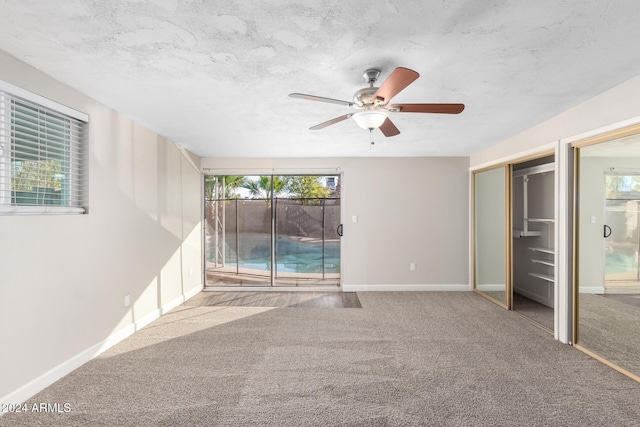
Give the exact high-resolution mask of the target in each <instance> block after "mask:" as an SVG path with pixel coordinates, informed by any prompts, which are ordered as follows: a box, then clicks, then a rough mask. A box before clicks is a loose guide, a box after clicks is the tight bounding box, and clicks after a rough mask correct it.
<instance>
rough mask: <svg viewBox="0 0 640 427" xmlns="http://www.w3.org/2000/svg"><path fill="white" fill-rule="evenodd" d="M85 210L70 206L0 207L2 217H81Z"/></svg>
mask: <svg viewBox="0 0 640 427" xmlns="http://www.w3.org/2000/svg"><path fill="white" fill-rule="evenodd" d="M84 212H85V210H84V208H74V207H70V206H0V215H79V214H83V213H84Z"/></svg>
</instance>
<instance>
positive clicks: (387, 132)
mask: <svg viewBox="0 0 640 427" xmlns="http://www.w3.org/2000/svg"><path fill="white" fill-rule="evenodd" d="M379 76H380V70H378V69H375V68H372V69H369V70H366V71H365V72H364V74H363V77H364V79H365V80H366V81H367V83H368V84H369V87H365V88H362V89H360V90H358V91H356V93H355V94H354V95H353V102H350V101H342V100H339V99H333V98H324V97H321V96H314V95H306V94H304V93H291V94H289V96H290V97H292V98H299V99H308V100H311V101H320V102H329V103H332V104H338V105H344V106H346V107H353V108H355V109H356V110H358V111H356V112H353V113H348V114H345V115H343V116H340V117H336V118H335V119H331V120H328V121H326V122H323V123H320V124H319V125H315V126H312V127H310V128H309V129H310V130H318V129H323V128H326V127H327V126H331V125H333V124H336V123H339V122H341V121H343V120H347V119H348V118H351V117H353V119H354V120H355V122H356V123H357V124H358V126H360V127H361V128H363V129H369V131H370V132H372V131H373V130H374V129H377V128H380V130H381V131H382V133H383V134H384V136H387V137H389V136H395V135H398V134H399V133H400V131H399V130H398V128H397V127H396V126H395V125H394V124H393V122H392V121H391V119H389V114H390V113H438V114H459V113H461V112H462V110H464V104H389V101H390V100H391V98H393V97H394V96H396V95H397V94H398V93H400V92H401V91H402V90H403V89H404V88H406V87H407V86H409V85H410V84H411V83H413V82H414V81H415V80H416V79H417V78H418V77H420V74H418V73H417V72H415V71H413V70H410V69H408V68H403V67H398V68H396V69H395V70H393V72H392V73H391V75H390V76H389V77H388V78H387V80H385V81H384V82H383V83H382V85H380V87H375V86H374V84H375V82H376V81H377V80H378V77H379Z"/></svg>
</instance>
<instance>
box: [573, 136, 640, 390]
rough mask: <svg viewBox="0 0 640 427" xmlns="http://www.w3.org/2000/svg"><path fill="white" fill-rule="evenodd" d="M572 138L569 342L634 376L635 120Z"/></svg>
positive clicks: (638, 280) (639, 341) (638, 201)
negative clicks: (574, 192) (591, 137)
mask: <svg viewBox="0 0 640 427" xmlns="http://www.w3.org/2000/svg"><path fill="white" fill-rule="evenodd" d="M594 142H595V143H594ZM574 146H575V147H576V151H577V152H576V158H577V159H578V160H579V163H578V168H577V170H578V173H577V177H576V181H577V184H578V198H577V200H578V201H577V206H576V208H577V214H576V228H577V240H576V249H577V251H576V252H577V266H576V271H575V276H576V283H575V306H576V307H577V309H576V313H575V314H576V319H575V320H576V322H575V324H576V325H577V328H576V330H575V331H574V333H575V334H576V336H575V342H576V346H577V347H578V348H580V349H582V350H583V351H586V352H587V353H590V354H591V355H592V356H595V357H596V358H598V359H600V360H602V361H604V362H605V363H608V364H610V365H612V366H613V367H614V368H616V369H618V370H621V371H623V372H624V373H626V374H627V375H630V376H635V377H636V379H638V380H640V273H639V268H638V257H639V254H640V234H639V231H640V127H636V128H635V129H634V128H630V129H627V130H626V131H624V130H623V131H620V132H618V133H616V134H612V135H611V136H610V137H609V138H608V139H607V137H606V136H605V137H603V138H600V139H597V140H595V141H591V142H590V141H584V142H582V143H577V144H575V145H574Z"/></svg>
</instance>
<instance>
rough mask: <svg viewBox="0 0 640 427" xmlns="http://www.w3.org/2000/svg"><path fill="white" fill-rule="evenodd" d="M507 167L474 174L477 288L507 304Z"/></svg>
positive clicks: (475, 276)
mask: <svg viewBox="0 0 640 427" xmlns="http://www.w3.org/2000/svg"><path fill="white" fill-rule="evenodd" d="M506 176H507V168H506V167H500V168H496V169H491V170H486V171H483V172H477V173H475V174H474V230H475V236H474V237H475V241H474V245H475V246H474V253H475V259H474V269H475V274H474V279H475V283H474V289H475V290H476V291H477V292H479V293H481V294H483V295H484V296H486V297H488V298H491V299H493V300H494V301H496V302H498V303H500V304H501V305H504V306H506V305H507V265H506V260H507V255H506V254H507V247H506V241H507V239H506V233H507V222H506V221H507V218H506V202H507V200H506V194H507V193H506V182H507V181H506Z"/></svg>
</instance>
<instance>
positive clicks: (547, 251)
mask: <svg viewBox="0 0 640 427" xmlns="http://www.w3.org/2000/svg"><path fill="white" fill-rule="evenodd" d="M554 175H555V163H554V162H553V156H550V157H545V158H543V159H536V160H535V161H531V162H527V163H523V164H520V165H514V168H513V175H512V212H511V213H512V218H511V219H512V224H513V259H512V263H513V264H512V268H513V270H512V271H513V292H514V293H517V294H520V295H522V296H525V297H527V298H529V299H531V300H533V301H536V302H539V303H540V304H543V305H546V306H548V307H552V308H553V300H554V297H553V296H554V284H555V277H554V266H555V262H556V261H555V248H554V233H555V216H554V212H555V210H554Z"/></svg>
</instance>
